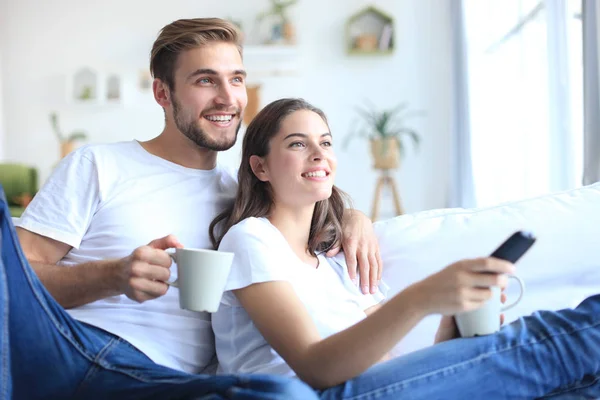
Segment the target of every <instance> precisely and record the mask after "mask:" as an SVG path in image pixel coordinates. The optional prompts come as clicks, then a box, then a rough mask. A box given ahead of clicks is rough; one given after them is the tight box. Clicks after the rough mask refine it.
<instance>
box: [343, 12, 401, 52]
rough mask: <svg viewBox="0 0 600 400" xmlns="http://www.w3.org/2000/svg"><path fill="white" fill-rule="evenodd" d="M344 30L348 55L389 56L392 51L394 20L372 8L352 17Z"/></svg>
mask: <svg viewBox="0 0 600 400" xmlns="http://www.w3.org/2000/svg"><path fill="white" fill-rule="evenodd" d="M346 30H347V32H346V35H347V46H348V53H349V54H390V53H392V52H393V50H394V20H393V19H392V17H390V16H389V15H387V14H386V13H384V12H383V11H381V10H379V9H377V8H375V7H373V6H369V7H367V8H365V9H363V10H361V11H359V12H357V13H356V14H354V15H352V16H351V17H350V18H349V19H348V22H347V25H346Z"/></svg>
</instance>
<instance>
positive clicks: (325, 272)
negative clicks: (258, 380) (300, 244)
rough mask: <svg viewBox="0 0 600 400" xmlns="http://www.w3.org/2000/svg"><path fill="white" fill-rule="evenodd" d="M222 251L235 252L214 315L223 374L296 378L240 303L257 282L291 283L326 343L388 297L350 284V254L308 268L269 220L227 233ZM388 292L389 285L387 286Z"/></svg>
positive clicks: (245, 223) (251, 221)
mask: <svg viewBox="0 0 600 400" xmlns="http://www.w3.org/2000/svg"><path fill="white" fill-rule="evenodd" d="M219 250H223V251H231V252H233V253H235V256H234V259H233V265H232V267H231V272H230V274H229V278H228V281H227V284H226V287H225V290H226V291H225V293H224V294H223V298H222V299H221V304H220V306H219V310H218V311H217V312H216V313H214V314H213V315H212V323H213V330H214V332H215V343H216V347H217V356H218V359H219V370H218V373H268V374H278V375H287V376H295V373H294V371H293V370H292V369H291V368H290V367H289V366H288V365H287V364H286V362H285V361H284V360H283V359H282V358H281V357H280V356H279V355H278V354H277V352H275V350H273V348H271V346H270V345H269V344H268V343H267V342H266V340H265V339H264V338H263V336H262V335H261V334H260V332H259V331H258V329H257V328H256V326H255V325H254V323H253V322H252V320H251V319H250V316H249V315H248V313H246V311H245V310H244V308H242V306H241V305H240V303H239V302H238V300H237V298H236V296H235V294H234V293H233V292H231V291H232V290H235V289H240V288H244V287H246V286H249V285H251V284H253V283H259V282H269V281H288V282H290V283H291V284H292V287H293V288H294V290H295V292H296V294H297V295H298V297H299V298H300V300H301V301H302V303H304V305H305V306H306V308H307V310H308V313H309V314H310V315H311V317H312V319H313V320H314V322H315V325H316V326H317V329H318V331H319V333H320V335H321V337H322V338H326V337H328V336H330V335H332V334H334V333H337V332H339V331H342V330H344V329H346V328H348V327H350V326H351V325H354V324H355V323H357V322H359V321H361V320H362V319H364V318H365V317H366V314H365V312H364V310H366V309H367V308H369V307H371V306H373V305H375V304H377V303H379V302H381V301H382V300H383V299H384V297H385V296H384V294H383V293H382V292H381V291H378V292H377V293H375V294H374V295H370V294H368V295H363V294H362V293H361V292H360V291H359V289H358V287H357V286H356V285H355V284H354V283H353V282H352V281H351V280H350V276H349V275H348V269H347V268H346V263H345V261H344V255H343V254H341V253H340V254H339V255H337V256H336V257H334V258H327V257H325V256H324V255H319V256H318V258H319V267H318V268H314V267H312V266H309V265H307V264H304V263H303V262H302V261H301V260H300V259H299V258H298V257H297V256H296V254H295V253H294V252H293V250H292V249H291V247H290V246H289V244H288V243H287V241H286V240H285V238H284V236H283V235H282V234H281V232H279V230H278V229H277V228H276V227H275V226H273V225H272V224H271V223H270V222H269V220H268V219H266V218H248V219H245V220H243V221H241V222H240V223H238V224H236V225H234V226H233V227H232V228H231V229H230V230H229V231H228V232H227V234H225V237H224V238H223V240H222V242H221V245H220V246H219ZM381 287H382V290H383V292H386V291H387V286H386V285H385V284H382V285H381Z"/></svg>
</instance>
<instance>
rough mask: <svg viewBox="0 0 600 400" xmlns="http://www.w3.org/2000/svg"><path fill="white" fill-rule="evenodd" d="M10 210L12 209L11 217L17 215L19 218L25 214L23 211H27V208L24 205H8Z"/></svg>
mask: <svg viewBox="0 0 600 400" xmlns="http://www.w3.org/2000/svg"><path fill="white" fill-rule="evenodd" d="M8 210H9V211H10V216H11V217H17V218H19V217H20V216H21V214H23V211H25V209H24V208H23V207H17V206H11V207H8Z"/></svg>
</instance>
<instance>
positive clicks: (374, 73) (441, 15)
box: [0, 0, 451, 216]
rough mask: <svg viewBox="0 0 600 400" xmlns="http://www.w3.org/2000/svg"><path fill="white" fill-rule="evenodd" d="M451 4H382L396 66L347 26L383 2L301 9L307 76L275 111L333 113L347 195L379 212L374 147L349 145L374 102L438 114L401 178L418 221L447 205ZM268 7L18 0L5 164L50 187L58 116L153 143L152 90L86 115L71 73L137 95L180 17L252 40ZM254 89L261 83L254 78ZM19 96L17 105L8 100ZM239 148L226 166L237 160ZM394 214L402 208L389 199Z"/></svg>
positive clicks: (277, 82)
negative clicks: (53, 124) (34, 172)
mask: <svg viewBox="0 0 600 400" xmlns="http://www.w3.org/2000/svg"><path fill="white" fill-rule="evenodd" d="M448 2H449V0H446V1H440V0H379V1H376V2H375V3H374V5H376V6H379V7H381V8H382V9H384V10H386V11H387V12H388V13H389V14H390V15H392V16H393V17H394V18H395V21H396V28H397V31H396V37H395V38H396V51H395V53H394V54H393V55H391V56H384V57H356V56H354V57H349V56H347V55H346V54H345V50H344V43H345V38H344V33H345V23H346V19H347V18H348V17H349V16H350V15H352V14H353V13H354V12H356V11H357V10H359V9H360V8H361V7H363V6H366V5H368V4H371V3H367V2H365V1H359V0H329V1H328V2H327V7H326V9H325V8H324V4H323V2H322V1H319V0H302V1H300V2H299V3H298V4H297V5H295V6H294V7H293V9H292V10H293V11H292V15H293V19H294V21H295V23H296V31H297V36H298V46H299V47H298V52H299V59H300V61H299V66H300V67H301V68H300V72H299V74H298V75H297V76H292V77H282V78H271V79H267V80H266V81H264V82H263V83H264V91H263V102H268V101H271V100H274V99H276V98H279V97H283V96H302V97H304V98H306V99H307V100H309V101H310V102H312V103H314V104H315V105H317V106H320V107H321V108H323V109H324V111H325V112H326V113H327V114H328V117H329V121H330V125H331V129H332V132H333V134H334V137H335V138H336V142H337V154H338V159H339V163H340V168H339V172H338V181H337V183H338V186H340V187H341V188H342V189H344V190H346V191H347V192H348V193H349V194H350V195H351V196H352V197H353V199H354V202H355V206H356V207H357V208H359V209H361V210H363V211H366V212H369V211H370V208H371V202H372V196H373V191H374V188H375V183H376V173H375V172H374V171H373V170H372V168H371V166H370V158H369V153H368V144H367V142H365V141H360V140H355V141H353V142H352V144H351V145H350V147H349V148H348V149H343V148H342V146H341V143H342V142H343V139H344V138H343V137H344V135H346V134H348V133H349V132H350V131H351V129H352V126H353V124H354V123H356V121H357V118H356V113H355V112H354V107H355V106H357V105H361V104H363V101H364V99H367V98H368V99H370V100H371V101H372V102H374V103H376V104H378V105H381V106H392V105H395V104H396V103H398V102H400V101H408V102H410V104H411V105H412V107H413V108H415V109H419V110H424V111H426V113H427V115H426V117H424V118H420V119H415V120H413V121H412V125H413V126H414V128H416V129H417V130H418V131H419V132H420V133H421V134H422V136H423V143H422V146H421V148H420V150H419V151H418V153H416V154H414V153H413V152H410V151H409V153H408V156H407V158H406V159H405V160H404V163H403V166H402V168H401V169H400V170H399V171H398V172H397V173H396V174H395V175H396V179H397V182H398V184H399V186H400V192H401V196H402V198H403V202H404V206H405V209H406V211H408V212H412V211H418V210H423V209H430V208H440V207H443V206H444V205H445V204H446V192H447V184H448V166H449V148H450V146H449V138H450V121H451V118H450V117H451V116H450V109H451V107H450V105H451V104H450V102H451V93H450V88H451V81H450V79H451V73H450V64H451V63H450V60H449V57H450V25H449V23H450V22H449V16H448V15H449V12H448V9H449V6H448ZM268 3H269V2H268V1H267V0H253V1H250V0H229V1H226V2H224V1H222V2H213V1H208V0H204V1H198V0H172V1H170V2H169V3H168V6H165V5H164V4H166V3H164V2H162V1H158V0H151V1H150V0H148V1H142V0H139V1H127V2H123V1H120V0H105V1H102V2H94V1H81V0H55V1H52V2H40V1H37V0H8V3H7V13H6V19H7V21H6V24H5V25H6V26H5V27H4V32H3V35H2V37H1V38H0V44H1V45H2V46H0V48H4V54H3V60H2V61H3V63H4V64H3V69H2V72H1V75H0V78H1V79H0V83H3V90H4V92H3V93H4V95H5V104H4V110H5V116H4V118H5V124H6V132H7V133H6V140H5V142H6V147H5V151H4V156H5V158H9V159H15V160H19V161H22V162H26V163H30V164H34V165H37V166H38V167H39V168H40V173H41V177H42V179H44V178H45V177H47V176H48V174H49V173H50V171H51V168H52V166H53V165H54V164H55V163H56V161H57V156H58V144H57V142H56V139H55V137H54V136H53V134H52V131H51V129H50V126H49V123H48V114H49V113H50V112H51V111H58V112H59V113H60V117H61V123H62V125H63V126H64V128H65V130H71V129H77V128H81V129H85V130H87V131H88V133H89V134H90V140H89V142H111V141H117V140H129V139H133V138H136V139H140V140H145V139H149V138H151V137H154V136H155V135H157V134H158V133H160V131H161V129H162V126H163V116H162V111H161V109H160V108H159V107H158V105H156V104H155V103H154V101H153V100H152V95H151V93H150V92H146V93H137V92H131V93H132V95H131V96H130V97H129V102H127V103H126V104H125V105H123V106H120V107H119V106H97V107H91V106H82V105H72V104H68V103H67V102H66V101H65V98H66V94H65V82H66V77H67V76H68V73H70V72H72V71H73V70H75V69H77V68H79V67H82V66H86V65H88V66H92V67H95V68H99V69H101V70H109V69H110V70H115V71H119V72H121V73H122V74H123V76H124V77H125V78H126V80H125V84H126V85H128V86H130V89H131V88H133V87H134V86H135V84H136V78H137V74H138V72H139V70H141V69H147V65H148V53H149V50H150V47H151V45H152V42H153V40H154V38H155V37H156V34H157V32H158V30H159V29H160V28H161V27H162V26H164V25H165V24H167V23H169V22H171V21H173V20H175V19H178V18H184V17H185V18H189V17H201V16H218V17H232V18H234V19H241V20H242V21H243V22H244V25H245V27H246V30H249V29H248V28H250V26H251V25H252V23H253V20H254V16H255V15H256V13H257V12H258V11H257V10H260V9H262V8H265V7H267V5H268ZM250 79H252V77H250ZM8 94H10V102H8V101H6V99H7V98H8ZM238 149H239V146H236V147H235V148H234V150H233V151H232V153H230V154H225V155H224V156H223V157H222V159H223V160H225V161H226V162H228V163H235V162H236V160H237V153H236V151H237V150H238ZM384 201H385V202H384V203H383V204H382V207H383V210H382V211H383V216H386V214H385V213H386V212H387V216H389V215H390V214H389V212H390V211H391V198H390V197H389V196H387V197H384Z"/></svg>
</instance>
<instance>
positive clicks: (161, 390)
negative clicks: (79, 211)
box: [0, 186, 317, 400]
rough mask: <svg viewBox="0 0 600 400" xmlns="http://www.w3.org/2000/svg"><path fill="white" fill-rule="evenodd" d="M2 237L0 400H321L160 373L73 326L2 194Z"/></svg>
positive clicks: (298, 386) (92, 330) (279, 383)
mask: <svg viewBox="0 0 600 400" xmlns="http://www.w3.org/2000/svg"><path fill="white" fill-rule="evenodd" d="M0 235H1V242H2V250H1V252H0V255H1V260H0V350H1V353H0V400H8V399H15V400H21V399H27V400H32V399H161V400H162V399H192V398H193V399H203V400H216V399H240V400H246V399H248V400H250V399H252V400H259V399H273V400H275V399H282V400H283V399H299V400H305V399H317V395H316V394H315V392H314V391H313V390H312V389H310V388H309V387H308V386H307V385H305V384H304V383H302V382H301V381H299V380H297V379H289V378H283V377H277V376H264V375H253V376H249V375H236V376H233V375H224V376H210V375H192V374H187V373H184V372H180V371H176V370H173V369H171V368H167V367H163V366H160V365H158V364H155V363H154V362H152V361H151V360H150V359H149V358H148V357H146V356H145V355H144V354H143V353H141V352H140V351H139V350H137V349H136V348H134V347H133V346H131V345H130V344H129V343H128V342H126V341H124V340H122V339H121V338H119V337H117V336H115V335H112V334H110V333H108V332H105V331H103V330H101V329H98V328H96V327H93V326H91V325H87V324H84V323H81V322H78V321H76V320H74V319H73V318H71V317H70V316H69V315H68V314H67V313H66V312H65V311H64V309H63V308H62V307H61V306H60V305H58V304H57V303H56V302H55V301H54V299H53V298H52V297H51V296H50V294H49V293H48V292H47V291H46V290H45V288H44V287H43V286H42V284H41V282H40V281H39V280H38V279H37V276H36V275H35V272H34V271H33V270H32V268H31V267H30V265H29V264H28V262H27V260H26V259H25V257H24V255H23V253H22V251H21V248H20V245H19V241H18V238H17V236H16V232H15V230H14V227H13V225H12V221H11V218H10V215H9V214H8V211H7V206H6V198H5V197H4V193H3V191H2V187H1V186H0Z"/></svg>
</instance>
